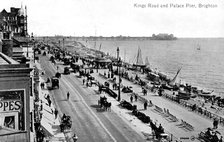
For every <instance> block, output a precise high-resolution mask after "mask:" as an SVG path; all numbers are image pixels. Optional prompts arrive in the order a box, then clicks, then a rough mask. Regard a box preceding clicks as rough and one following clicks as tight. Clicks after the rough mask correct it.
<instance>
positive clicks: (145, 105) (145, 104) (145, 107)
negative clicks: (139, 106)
mask: <svg viewBox="0 0 224 142" xmlns="http://www.w3.org/2000/svg"><path fill="white" fill-rule="evenodd" d="M144 110H147V101H145V102H144Z"/></svg>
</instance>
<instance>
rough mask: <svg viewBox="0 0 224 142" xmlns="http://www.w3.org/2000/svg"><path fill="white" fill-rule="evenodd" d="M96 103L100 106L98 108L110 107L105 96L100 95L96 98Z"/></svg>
mask: <svg viewBox="0 0 224 142" xmlns="http://www.w3.org/2000/svg"><path fill="white" fill-rule="evenodd" d="M98 105H99V106H100V108H103V109H105V110H110V108H111V102H108V101H107V98H106V97H105V96H104V97H100V99H99V100H98Z"/></svg>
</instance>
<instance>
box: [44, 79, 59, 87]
mask: <svg viewBox="0 0 224 142" xmlns="http://www.w3.org/2000/svg"><path fill="white" fill-rule="evenodd" d="M46 83H47V88H48V89H54V88H59V80H58V78H57V77H52V78H51V79H50V78H48V79H47V82H46Z"/></svg>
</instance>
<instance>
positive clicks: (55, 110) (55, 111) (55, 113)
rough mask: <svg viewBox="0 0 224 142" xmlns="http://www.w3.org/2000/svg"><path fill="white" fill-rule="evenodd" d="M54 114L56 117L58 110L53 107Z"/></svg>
mask: <svg viewBox="0 0 224 142" xmlns="http://www.w3.org/2000/svg"><path fill="white" fill-rule="evenodd" d="M54 116H55V119H56V118H57V116H58V110H57V109H56V108H55V109H54Z"/></svg>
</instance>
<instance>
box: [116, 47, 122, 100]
mask: <svg viewBox="0 0 224 142" xmlns="http://www.w3.org/2000/svg"><path fill="white" fill-rule="evenodd" d="M117 73H118V98H117V100H118V101H120V100H121V90H120V87H121V79H120V58H119V47H117Z"/></svg>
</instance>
